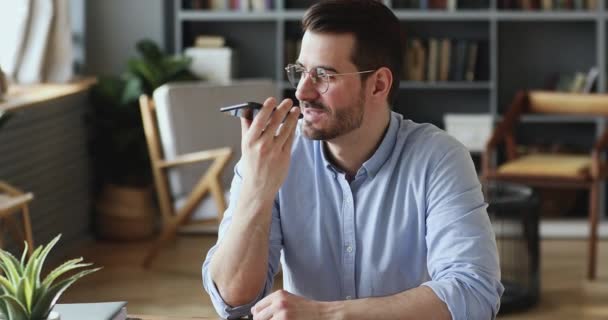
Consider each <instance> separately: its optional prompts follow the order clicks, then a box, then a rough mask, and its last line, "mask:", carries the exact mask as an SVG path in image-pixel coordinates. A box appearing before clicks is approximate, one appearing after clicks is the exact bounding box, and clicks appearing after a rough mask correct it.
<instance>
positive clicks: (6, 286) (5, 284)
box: [0, 275, 17, 295]
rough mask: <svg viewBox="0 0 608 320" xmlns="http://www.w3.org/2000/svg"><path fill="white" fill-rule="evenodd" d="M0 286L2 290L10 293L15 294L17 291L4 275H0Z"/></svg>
mask: <svg viewBox="0 0 608 320" xmlns="http://www.w3.org/2000/svg"><path fill="white" fill-rule="evenodd" d="M0 288H2V292H0V293H6V294H10V295H15V294H16V293H17V288H15V286H14V285H13V284H12V283H11V282H10V281H9V280H8V279H7V278H5V277H4V276H2V275H0Z"/></svg>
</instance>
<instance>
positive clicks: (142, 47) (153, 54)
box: [135, 39, 165, 61]
mask: <svg viewBox="0 0 608 320" xmlns="http://www.w3.org/2000/svg"><path fill="white" fill-rule="evenodd" d="M135 47H136V48H137V51H138V52H139V53H140V54H141V55H142V56H143V57H144V59H147V60H150V61H160V60H161V59H162V57H163V56H164V55H165V53H164V52H162V50H161V49H160V47H159V46H158V45H157V44H156V42H154V41H152V40H150V39H143V40H140V41H138V42H137V44H136V45H135Z"/></svg>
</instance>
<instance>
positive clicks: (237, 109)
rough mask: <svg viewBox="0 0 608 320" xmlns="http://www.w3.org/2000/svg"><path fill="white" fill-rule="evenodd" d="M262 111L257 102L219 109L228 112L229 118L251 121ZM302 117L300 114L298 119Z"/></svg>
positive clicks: (260, 105)
mask: <svg viewBox="0 0 608 320" xmlns="http://www.w3.org/2000/svg"><path fill="white" fill-rule="evenodd" d="M260 109H262V104H261V103H258V102H245V103H239V104H235V105H232V106H227V107H222V108H220V111H221V112H228V113H229V114H230V115H231V116H235V117H241V118H247V119H248V120H253V118H255V116H256V115H257V114H258V112H259V111H260ZM303 117H304V116H303V115H302V114H301V113H300V116H299V119H302V118H303Z"/></svg>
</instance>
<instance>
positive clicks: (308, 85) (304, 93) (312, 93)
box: [296, 73, 319, 101]
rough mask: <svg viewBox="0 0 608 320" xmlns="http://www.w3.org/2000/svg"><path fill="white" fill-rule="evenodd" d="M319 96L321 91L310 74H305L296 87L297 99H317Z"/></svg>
mask: <svg viewBox="0 0 608 320" xmlns="http://www.w3.org/2000/svg"><path fill="white" fill-rule="evenodd" d="M318 96H319V92H318V91H317V88H316V85H315V83H314V82H313V80H312V77H311V76H310V74H308V73H305V74H303V75H302V79H300V83H298V88H297V89H296V99H298V100H300V101H306V100H315V99H316V98H317V97H318Z"/></svg>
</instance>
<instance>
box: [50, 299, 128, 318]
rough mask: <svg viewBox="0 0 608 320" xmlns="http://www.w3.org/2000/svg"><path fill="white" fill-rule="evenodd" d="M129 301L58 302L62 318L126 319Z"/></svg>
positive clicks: (57, 305)
mask: <svg viewBox="0 0 608 320" xmlns="http://www.w3.org/2000/svg"><path fill="white" fill-rule="evenodd" d="M126 306H127V302H126V301H118V302H96V303H58V304H56V305H55V307H54V308H53V311H56V312H58V313H59V315H60V317H61V320H126V319H127V307H126Z"/></svg>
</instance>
